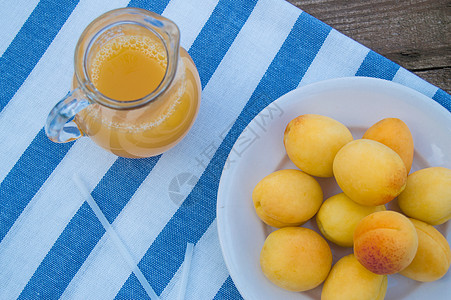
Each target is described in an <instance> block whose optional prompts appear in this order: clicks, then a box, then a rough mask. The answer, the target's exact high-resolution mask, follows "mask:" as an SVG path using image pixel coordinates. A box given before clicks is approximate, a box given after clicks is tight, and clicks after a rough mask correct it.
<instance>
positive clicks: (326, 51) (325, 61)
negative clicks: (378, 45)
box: [299, 29, 369, 86]
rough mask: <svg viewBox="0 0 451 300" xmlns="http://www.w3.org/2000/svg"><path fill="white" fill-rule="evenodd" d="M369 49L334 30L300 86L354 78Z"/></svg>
mask: <svg viewBox="0 0 451 300" xmlns="http://www.w3.org/2000/svg"><path fill="white" fill-rule="evenodd" d="M368 52H369V49H368V48H366V47H364V46H363V45H361V44H359V43H356V41H354V40H351V39H350V38H348V37H346V36H345V35H343V34H342V33H340V32H338V31H336V30H334V29H332V30H331V31H330V33H329V35H328V36H327V38H326V40H325V41H324V43H323V45H322V46H321V48H320V50H319V51H318V54H317V55H316V57H315V59H314V60H313V62H312V64H311V65H310V67H309V68H308V70H307V72H306V73H305V75H304V77H303V78H302V80H301V82H300V84H299V86H303V85H306V84H309V83H313V82H316V81H320V80H326V79H330V78H337V77H346V76H354V75H355V73H356V72H357V70H358V69H359V67H360V65H361V64H362V62H363V60H364V59H365V57H366V55H367V54H368Z"/></svg>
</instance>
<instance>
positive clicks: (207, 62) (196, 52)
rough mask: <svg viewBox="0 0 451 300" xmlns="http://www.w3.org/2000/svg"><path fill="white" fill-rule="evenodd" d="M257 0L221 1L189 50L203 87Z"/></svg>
mask: <svg viewBox="0 0 451 300" xmlns="http://www.w3.org/2000/svg"><path fill="white" fill-rule="evenodd" d="M256 2H257V1H255V0H252V1H250V0H249V1H244V0H241V1H238V0H237V1H220V2H219V3H218V5H217V6H216V7H215V9H214V11H213V13H212V15H211V17H210V18H209V19H208V21H207V22H206V24H205V26H204V28H203V29H202V31H201V32H200V34H199V35H198V36H197V38H196V40H194V42H193V45H192V46H191V49H190V51H189V54H190V56H191V58H192V59H193V61H194V64H195V65H196V67H197V70H198V71H199V76H200V78H201V84H202V89H203V88H204V87H205V86H206V85H207V83H208V81H209V80H210V78H211V76H212V75H213V73H214V71H215V70H216V69H217V67H218V66H219V63H220V62H221V60H222V58H223V57H224V55H225V54H226V52H227V51H228V50H229V48H230V45H231V44H232V43H233V41H234V40H235V37H236V36H237V35H238V32H239V31H240V29H241V27H242V26H243V25H244V22H245V21H246V20H247V18H248V16H249V15H250V13H251V12H252V10H253V9H254V6H255V4H256Z"/></svg>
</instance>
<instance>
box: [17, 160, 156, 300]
mask: <svg viewBox="0 0 451 300" xmlns="http://www.w3.org/2000/svg"><path fill="white" fill-rule="evenodd" d="M159 158H160V156H157V157H151V158H146V159H126V158H118V159H117V160H116V161H115V163H114V164H113V166H111V168H110V169H109V170H108V172H107V173H106V174H105V175H104V177H103V178H102V180H101V181H100V182H99V183H98V184H97V186H96V188H95V189H94V191H93V192H92V193H91V194H92V196H93V198H94V199H95V200H96V202H97V204H98V205H99V207H100V208H101V209H102V211H103V213H104V214H105V217H106V218H107V219H108V221H109V222H113V221H114V219H115V218H116V217H117V216H118V215H119V213H120V212H121V211H122V209H123V208H124V207H125V205H126V204H127V203H128V201H129V200H130V198H131V197H132V196H133V195H134V193H135V192H136V190H137V189H138V188H139V186H140V185H141V183H142V182H143V181H144V179H146V177H147V175H149V173H150V171H151V170H152V169H153V167H154V166H155V164H156V163H157V162H158V160H159ZM104 233H105V230H104V229H103V227H102V225H101V224H100V222H99V220H98V219H97V217H96V216H95V214H94V213H93V212H92V210H91V208H90V207H89V205H88V204H87V203H86V202H84V203H83V205H82V206H81V207H80V209H79V210H78V211H77V213H76V214H75V215H74V217H73V218H72V220H71V221H70V222H69V224H68V225H67V226H66V228H65V229H64V231H63V232H62V233H61V235H60V236H59V237H58V239H57V240H56V242H55V244H54V245H53V247H52V249H51V250H50V251H49V252H48V253H47V255H46V257H45V258H44V260H43V261H42V262H41V264H40V265H39V267H38V269H37V270H36V271H35V273H34V274H33V276H32V277H31V279H30V280H29V281H28V283H27V285H26V286H25V288H24V290H23V291H22V293H21V295H20V298H21V299H35V298H36V299H37V298H39V297H41V299H42V296H43V295H45V296H46V297H44V298H46V299H57V298H59V297H60V296H61V294H62V293H63V292H64V290H65V289H66V287H67V285H68V284H69V282H70V281H71V280H72V278H73V277H74V276H75V274H76V273H77V272H78V270H79V269H80V267H81V266H82V265H83V263H84V261H85V260H86V258H87V257H88V255H89V254H90V253H91V251H92V249H94V247H95V245H96V244H97V243H98V242H99V240H100V238H101V237H102V236H103V234H104Z"/></svg>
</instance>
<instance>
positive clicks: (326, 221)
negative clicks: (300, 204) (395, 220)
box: [316, 193, 385, 247]
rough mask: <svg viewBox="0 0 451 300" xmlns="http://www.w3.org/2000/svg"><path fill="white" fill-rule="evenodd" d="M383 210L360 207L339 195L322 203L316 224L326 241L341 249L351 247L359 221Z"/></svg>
mask: <svg viewBox="0 0 451 300" xmlns="http://www.w3.org/2000/svg"><path fill="white" fill-rule="evenodd" d="M383 210H385V206H383V205H380V206H364V205H360V204H358V203H356V202H354V201H352V200H351V199H349V197H348V196H346V195H345V194H344V193H340V194H337V195H334V196H332V197H330V198H328V199H326V201H324V202H323V204H322V205H321V207H320V209H319V211H318V213H317V214H316V222H317V224H318V228H319V229H320V231H321V233H322V234H323V235H324V237H325V238H326V239H328V240H329V241H331V242H333V243H335V244H337V245H339V246H342V247H352V245H353V235H354V230H355V227H356V226H357V224H358V223H359V221H360V220H361V219H363V218H364V217H366V216H368V215H369V214H371V213H373V212H376V211H383Z"/></svg>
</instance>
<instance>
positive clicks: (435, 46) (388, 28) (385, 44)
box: [288, 0, 451, 93]
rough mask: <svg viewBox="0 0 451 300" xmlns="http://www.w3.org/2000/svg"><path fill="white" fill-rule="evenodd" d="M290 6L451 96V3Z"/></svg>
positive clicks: (342, 0)
mask: <svg viewBox="0 0 451 300" xmlns="http://www.w3.org/2000/svg"><path fill="white" fill-rule="evenodd" d="M288 2H290V3H292V4H293V5H295V6H297V7H298V8H300V9H302V10H303V11H305V12H307V13H309V14H310V15H312V16H314V17H315V18H317V19H319V20H321V21H323V22H324V23H326V24H328V25H330V26H332V27H333V28H334V29H336V30H338V31H340V32H342V33H343V34H345V35H347V36H349V37H350V38H352V39H354V40H356V41H358V42H359V43H361V44H363V45H365V46H367V47H368V48H370V49H372V50H374V51H376V52H377V53H379V54H381V55H383V56H385V57H386V58H388V59H390V60H392V61H394V62H396V63H397V64H399V65H401V66H402V67H404V68H406V69H408V70H410V71H412V72H413V73H415V74H417V75H418V76H420V77H421V78H423V79H425V80H427V81H428V82H430V83H432V84H434V85H436V86H438V87H440V88H441V89H443V90H445V91H447V92H448V93H450V92H451V76H450V73H451V71H450V70H451V45H450V41H451V33H450V32H451V26H450V24H451V1H449V0H410V1H408V0H398V1H397V0H360V1H357V0H302V1H300V0H288Z"/></svg>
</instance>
